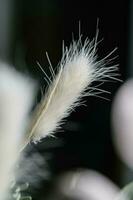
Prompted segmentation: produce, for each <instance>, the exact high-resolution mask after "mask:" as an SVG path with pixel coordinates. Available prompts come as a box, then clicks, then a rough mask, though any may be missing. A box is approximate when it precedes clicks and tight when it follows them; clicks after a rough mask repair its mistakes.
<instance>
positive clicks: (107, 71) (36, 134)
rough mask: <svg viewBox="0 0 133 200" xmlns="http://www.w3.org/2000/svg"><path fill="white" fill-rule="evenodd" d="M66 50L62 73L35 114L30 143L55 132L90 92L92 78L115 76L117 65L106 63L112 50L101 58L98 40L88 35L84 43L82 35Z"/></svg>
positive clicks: (56, 77)
mask: <svg viewBox="0 0 133 200" xmlns="http://www.w3.org/2000/svg"><path fill="white" fill-rule="evenodd" d="M63 52H64V53H63V57H62V60H61V62H60V64H59V67H58V69H59V70H58V73H57V75H56V76H55V77H54V79H53V81H52V82H51V83H50V84H49V87H48V90H47V92H46V94H45V95H44V97H43V98H42V101H41V103H40V104H39V105H38V106H37V108H36V110H35V113H34V114H33V119H32V122H31V126H30V133H29V134H28V139H27V141H26V144H27V143H28V142H30V141H31V140H32V141H34V142H37V141H39V140H40V139H41V138H44V137H46V136H47V135H50V134H52V133H53V132H54V131H55V130H56V129H57V128H58V127H59V125H60V124H61V122H62V119H64V118H65V117H67V116H68V114H69V113H70V111H72V109H73V108H74V107H75V106H77V104H79V102H80V100H81V97H83V96H84V95H86V94H87V95H90V91H89V90H88V89H89V87H90V85H91V83H92V82H94V81H99V80H102V81H104V79H107V78H109V77H112V78H114V79H115V77H114V75H115V74H114V71H116V66H112V67H107V68H106V67H105V63H106V58H107V57H109V56H110V54H109V55H108V56H106V57H105V59H102V60H101V61H97V55H96V41H95V40H93V41H92V42H89V41H88V39H87V40H86V41H85V42H84V45H82V44H81V39H79V41H78V42H77V43H76V42H75V41H73V43H72V44H71V45H70V48H69V49H68V48H67V47H66V49H65V51H63ZM112 53H113V52H112ZM40 67H41V66H40ZM42 70H43V69H42ZM52 74H53V73H52ZM26 144H25V145H26Z"/></svg>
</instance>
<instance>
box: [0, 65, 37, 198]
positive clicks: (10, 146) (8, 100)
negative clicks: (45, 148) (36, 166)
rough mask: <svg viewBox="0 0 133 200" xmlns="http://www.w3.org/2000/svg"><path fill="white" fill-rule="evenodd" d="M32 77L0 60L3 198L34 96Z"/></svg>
mask: <svg viewBox="0 0 133 200" xmlns="http://www.w3.org/2000/svg"><path fill="white" fill-rule="evenodd" d="M33 87H34V84H33V83H31V81H30V79H27V78H26V77H23V76H22V75H20V74H19V73H18V72H16V71H15V70H14V69H12V68H9V66H7V64H3V63H0V200H4V199H5V198H6V196H7V190H8V189H9V184H10V181H11V179H12V178H13V174H14V173H13V171H14V167H15V164H16V162H17V160H18V158H19V150H20V146H21V145H22V144H21V142H22V140H23V137H24V132H25V129H26V122H27V117H28V112H29V109H30V108H31V105H32V104H31V103H32V98H33Z"/></svg>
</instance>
